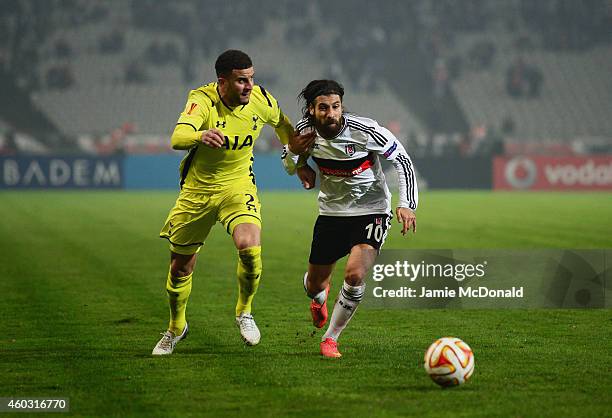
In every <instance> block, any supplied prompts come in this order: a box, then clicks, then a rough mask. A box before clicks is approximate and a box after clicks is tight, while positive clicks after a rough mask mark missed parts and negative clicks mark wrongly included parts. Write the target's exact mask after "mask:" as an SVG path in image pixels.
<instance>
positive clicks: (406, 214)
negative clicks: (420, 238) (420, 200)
mask: <svg viewBox="0 0 612 418" xmlns="http://www.w3.org/2000/svg"><path fill="white" fill-rule="evenodd" d="M395 213H396V215H397V221H398V222H399V223H401V224H402V235H406V232H408V231H410V228H411V227H412V233H413V234H414V233H415V232H416V215H415V214H414V212H413V211H411V210H410V209H408V208H397V209H396V210H395Z"/></svg>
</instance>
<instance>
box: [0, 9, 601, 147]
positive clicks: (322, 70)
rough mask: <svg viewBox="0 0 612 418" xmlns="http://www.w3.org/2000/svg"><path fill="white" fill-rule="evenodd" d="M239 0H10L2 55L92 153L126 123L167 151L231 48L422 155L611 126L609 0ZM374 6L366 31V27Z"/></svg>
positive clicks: (279, 89)
mask: <svg viewBox="0 0 612 418" xmlns="http://www.w3.org/2000/svg"><path fill="white" fill-rule="evenodd" d="M235 3H236V2H233V3H232V4H226V3H218V2H213V1H204V2H196V1H182V2H176V3H163V4H160V3H159V2H154V1H151V0H131V1H122V2H112V3H100V2H91V1H88V0H71V1H58V2H56V1H50V2H45V3H44V4H40V2H35V1H34V0H21V1H19V2H9V3H3V4H2V5H1V6H0V19H1V20H2V22H3V23H4V25H2V27H3V28H4V29H3V30H4V31H5V32H6V37H2V38H3V39H5V41H3V42H0V65H1V66H2V68H3V69H4V70H5V71H6V72H7V73H10V74H12V75H13V77H14V79H15V83H16V84H17V85H19V86H20V88H21V89H23V90H24V91H26V92H28V94H29V97H30V101H31V102H32V103H33V106H34V107H35V109H36V111H39V112H40V114H41V115H42V116H43V119H45V118H46V119H47V120H48V122H47V124H48V126H54V127H57V129H58V132H60V133H61V135H63V136H65V137H66V138H77V140H76V143H78V144H80V146H81V147H82V148H83V147H84V149H85V150H95V149H97V148H96V147H95V146H93V145H92V144H93V143H96V142H99V141H101V138H106V139H105V140H102V142H104V141H107V142H108V138H109V137H113V135H115V134H114V133H116V132H117V130H120V131H121V132H124V134H125V137H124V142H125V144H124V145H125V148H126V149H128V151H130V150H131V151H133V152H137V151H138V150H148V151H165V150H167V146H166V145H165V143H166V142H167V136H168V134H169V133H170V131H171V129H172V127H173V124H174V122H175V120H176V116H177V114H178V112H180V110H181V109H182V107H183V105H184V99H185V97H186V94H187V92H188V91H189V90H190V89H191V88H194V87H197V86H198V85H200V83H203V82H206V81H209V80H214V78H215V76H214V71H213V68H212V67H213V65H212V63H213V62H214V59H215V58H216V56H217V54H218V53H219V52H220V51H222V50H223V49H225V48H228V47H232V48H238V49H244V50H245V51H248V52H249V53H250V54H251V55H252V58H253V60H254V62H255V66H256V70H257V75H256V76H257V81H258V82H259V83H260V84H262V85H264V86H265V87H266V88H267V89H268V90H270V91H272V92H273V93H274V94H275V96H276V97H277V98H278V99H279V100H280V102H281V105H282V106H283V108H284V110H285V112H286V113H287V114H289V115H290V116H291V117H292V119H295V118H297V117H299V115H300V109H299V108H298V105H297V103H296V101H295V98H296V96H297V93H298V92H299V91H300V89H301V88H302V87H303V86H304V84H305V83H306V82H307V81H309V80H311V79H314V78H322V77H331V78H336V79H338V80H339V81H341V82H343V83H344V84H345V85H346V87H347V95H346V104H347V107H348V108H349V110H353V111H356V112H361V113H365V114H369V115H372V116H373V117H375V118H376V119H378V120H379V121H380V122H381V123H384V124H387V125H390V126H391V127H392V128H393V130H395V131H396V133H398V134H399V135H400V136H402V137H403V138H406V139H407V140H408V142H409V143H410V145H411V146H413V147H416V148H417V149H416V150H415V153H417V154H423V153H431V154H434V155H441V154H446V153H448V150H451V151H452V152H457V153H458V154H460V155H464V154H469V153H470V152H473V151H474V150H476V149H478V147H477V146H476V145H475V143H474V141H476V142H478V140H479V139H478V137H479V136H483V133H482V132H483V130H484V131H486V132H488V133H487V134H484V135H494V136H501V137H503V138H502V139H503V140H504V141H505V142H506V144H507V145H508V143H510V144H516V143H529V142H533V141H536V142H547V141H548V142H564V143H570V142H572V141H576V140H581V141H586V142H587V143H597V144H602V143H605V142H606V141H609V138H610V137H611V136H612V118H610V117H609V110H610V108H611V106H610V105H611V103H612V96H611V93H610V92H611V91H612V79H610V77H609V74H610V70H611V69H612V35H611V34H610V31H609V30H606V27H607V28H609V24H610V23H611V22H612V2H610V1H609V0H588V1H587V0H583V1H574V2H567V1H563V0H547V1H542V2H533V1H528V0H508V1H497V0H490V1H485V0H466V1H462V2H454V1H451V0H435V1H434V0H420V1H415V2H410V3H408V4H405V2H402V1H399V0H392V1H389V2H385V3H384V4H381V5H377V7H375V8H371V7H369V3H368V2H367V1H364V0H360V1H356V2H351V3H350V7H349V3H343V2H336V3H333V4H327V3H325V2H324V1H323V0H317V1H314V2H308V3H307V4H306V3H304V2H298V1H296V0H291V1H288V2H283V3H282V4H281V5H279V4H277V3H276V2H273V1H271V0H270V1H268V0H266V1H263V2H262V3H261V4H259V5H258V7H252V6H250V5H249V3H248V2H246V1H245V0H240V1H238V2H237V4H235ZM366 9H367V10H369V11H370V13H369V14H368V22H369V23H368V27H367V28H364V27H362V26H359V25H356V23H355V22H357V21H359V19H360V16H361V14H362V13H363V10H366ZM210 10H214V13H212V14H211V13H210ZM207 11H208V12H207ZM20 16H28V19H20ZM572 16H575V17H576V18H574V19H572V18H571V17H572ZM229 22H241V24H240V25H239V26H237V27H232V28H230V27H229V25H230V23H229ZM543 22H546V25H543ZM228 34H229V35H228ZM517 80H518V81H517ZM514 82H518V83H519V84H517V85H515V84H513V83H514ZM521 83H522V84H521ZM9 113H10V112H9ZM4 119H5V121H6V123H8V124H9V125H11V126H13V127H14V126H15V123H16V122H15V121H14V120H13V117H12V116H8V117H7V115H6V114H4ZM40 123H41V124H42V123H45V122H40ZM126 126H128V127H129V128H128V129H125V127H126ZM271 135H272V133H271V131H267V132H266V133H265V134H264V137H265V136H271ZM115 136H116V135H115ZM475 138H476V140H475ZM44 141H45V142H48V140H46V139H45V140H44ZM55 142H56V143H61V142H62V141H55ZM470 142H471V144H470ZM63 143H70V140H68V139H67V140H65V141H63ZM259 144H261V145H259ZM466 144H467V145H466ZM48 145H49V146H51V147H53V146H55V145H56V144H55V143H50V144H48ZM258 146H259V147H260V150H262V151H265V150H267V149H269V147H270V146H269V145H267V143H266V141H258ZM447 148H448V149H447ZM506 148H507V149H508V148H509V147H508V146H506ZM510 148H511V147H510ZM462 149H463V151H461V150H462ZM572 149H575V147H574V148H572ZM466 150H467V151H466ZM470 150H471V151H470Z"/></svg>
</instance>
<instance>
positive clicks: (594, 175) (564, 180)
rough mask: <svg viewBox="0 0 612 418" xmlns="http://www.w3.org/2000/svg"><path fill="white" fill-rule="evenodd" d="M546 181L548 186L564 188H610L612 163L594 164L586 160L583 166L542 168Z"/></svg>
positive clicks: (560, 165) (569, 165) (563, 165)
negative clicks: (576, 186)
mask: <svg viewBox="0 0 612 418" xmlns="http://www.w3.org/2000/svg"><path fill="white" fill-rule="evenodd" d="M544 172H545V174H546V180H548V182H549V183H550V184H554V185H556V184H560V185H564V186H575V185H581V186H610V185H612V163H609V164H596V163H595V162H594V161H593V160H588V161H587V162H585V163H584V164H581V165H576V164H557V165H552V164H550V165H546V166H545V167H544Z"/></svg>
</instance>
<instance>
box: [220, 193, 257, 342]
mask: <svg viewBox="0 0 612 418" xmlns="http://www.w3.org/2000/svg"><path fill="white" fill-rule="evenodd" d="M260 208H261V205H260V203H259V199H258V197H257V189H256V188H255V187H254V186H253V185H252V183H251V184H250V185H249V184H243V185H239V186H237V190H236V191H235V192H233V193H231V194H228V196H227V197H226V198H225V199H224V202H223V204H222V205H221V207H220V208H219V221H220V222H221V223H222V224H223V225H224V226H225V228H226V230H227V232H228V233H229V234H230V235H231V236H232V239H233V241H234V245H235V246H236V250H238V266H237V269H236V276H237V278H238V300H237V302H236V325H237V326H238V328H239V329H240V335H241V336H242V339H243V340H244V342H245V343H246V344H247V345H256V344H258V343H259V340H260V338H261V334H260V332H259V328H257V324H256V323H255V320H254V319H253V315H252V314H251V311H252V304H253V298H254V297H255V293H256V292H257V289H258V288H259V281H260V278H261V272H262V262H261V218H260V215H259V213H260Z"/></svg>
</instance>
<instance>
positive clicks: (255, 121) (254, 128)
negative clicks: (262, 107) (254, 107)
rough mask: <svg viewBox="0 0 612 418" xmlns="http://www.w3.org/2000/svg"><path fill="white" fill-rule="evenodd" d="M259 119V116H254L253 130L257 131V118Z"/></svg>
mask: <svg viewBox="0 0 612 418" xmlns="http://www.w3.org/2000/svg"><path fill="white" fill-rule="evenodd" d="M258 119H259V116H253V130H254V131H256V130H257V120H258Z"/></svg>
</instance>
